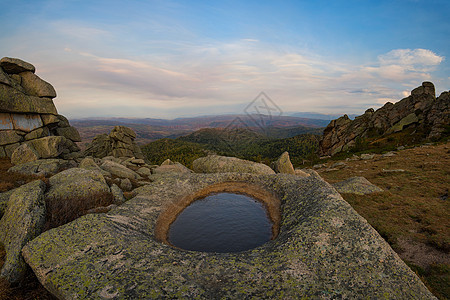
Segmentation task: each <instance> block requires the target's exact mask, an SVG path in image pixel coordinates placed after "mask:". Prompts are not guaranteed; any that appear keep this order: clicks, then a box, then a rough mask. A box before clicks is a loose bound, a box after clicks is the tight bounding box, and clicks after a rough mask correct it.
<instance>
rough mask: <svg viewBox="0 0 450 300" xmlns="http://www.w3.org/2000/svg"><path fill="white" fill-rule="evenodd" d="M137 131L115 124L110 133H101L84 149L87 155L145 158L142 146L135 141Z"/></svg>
mask: <svg viewBox="0 0 450 300" xmlns="http://www.w3.org/2000/svg"><path fill="white" fill-rule="evenodd" d="M135 138H136V133H135V132H134V131H133V130H132V129H131V128H128V127H125V126H115V127H114V129H113V130H112V131H111V133H110V134H109V135H107V134H100V135H98V136H96V137H95V138H94V139H93V140H92V143H91V144H89V145H88V146H87V147H86V149H85V150H84V155H85V156H93V157H97V158H103V157H106V156H113V157H116V158H119V157H130V158H131V157H135V158H138V159H144V155H143V154H142V151H141V148H140V147H139V146H138V145H137V144H136V143H135V141H134V140H135Z"/></svg>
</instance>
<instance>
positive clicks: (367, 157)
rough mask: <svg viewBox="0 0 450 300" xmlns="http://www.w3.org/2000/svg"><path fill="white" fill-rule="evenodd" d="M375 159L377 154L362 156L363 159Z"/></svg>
mask: <svg viewBox="0 0 450 300" xmlns="http://www.w3.org/2000/svg"><path fill="white" fill-rule="evenodd" d="M374 157H375V154H369V153H363V154H361V159H364V160H370V159H373V158H374Z"/></svg>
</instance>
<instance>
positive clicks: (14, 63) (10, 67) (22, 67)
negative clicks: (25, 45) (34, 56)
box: [0, 57, 36, 74]
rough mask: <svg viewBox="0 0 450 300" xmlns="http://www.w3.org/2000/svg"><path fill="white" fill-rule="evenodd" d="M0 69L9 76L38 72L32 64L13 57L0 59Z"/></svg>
mask: <svg viewBox="0 0 450 300" xmlns="http://www.w3.org/2000/svg"><path fill="white" fill-rule="evenodd" d="M0 67H1V68H2V69H3V70H5V72H6V73H8V74H18V73H22V72H27V71H29V72H31V73H34V72H35V71H36V68H35V67H34V66H33V65H32V64H30V63H28V62H26V61H23V60H21V59H19V58H12V57H3V58H2V59H0Z"/></svg>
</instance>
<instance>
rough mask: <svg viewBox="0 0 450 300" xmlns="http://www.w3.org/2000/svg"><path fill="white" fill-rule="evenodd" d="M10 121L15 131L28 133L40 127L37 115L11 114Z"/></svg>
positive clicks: (39, 119)
mask: <svg viewBox="0 0 450 300" xmlns="http://www.w3.org/2000/svg"><path fill="white" fill-rule="evenodd" d="M11 119H12V123H13V125H14V129H15V130H20V131H24V132H30V131H33V130H35V129H36V128H39V127H42V120H41V117H40V116H39V114H11Z"/></svg>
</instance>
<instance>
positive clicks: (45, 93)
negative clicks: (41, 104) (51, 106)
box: [19, 71, 56, 98]
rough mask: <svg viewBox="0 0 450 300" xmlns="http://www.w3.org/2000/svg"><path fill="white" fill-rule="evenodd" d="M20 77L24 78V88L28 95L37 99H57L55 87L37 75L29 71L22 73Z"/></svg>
mask: <svg viewBox="0 0 450 300" xmlns="http://www.w3.org/2000/svg"><path fill="white" fill-rule="evenodd" d="M19 75H20V77H21V78H22V87H23V88H24V90H25V93H26V94H28V95H31V96H37V97H48V98H55V97H56V91H55V89H54V88H53V86H52V85H51V84H50V83H48V82H47V81H45V80H42V79H41V78H39V76H37V75H36V74H34V73H32V72H29V71H28V72H22V73H20V74H19Z"/></svg>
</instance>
